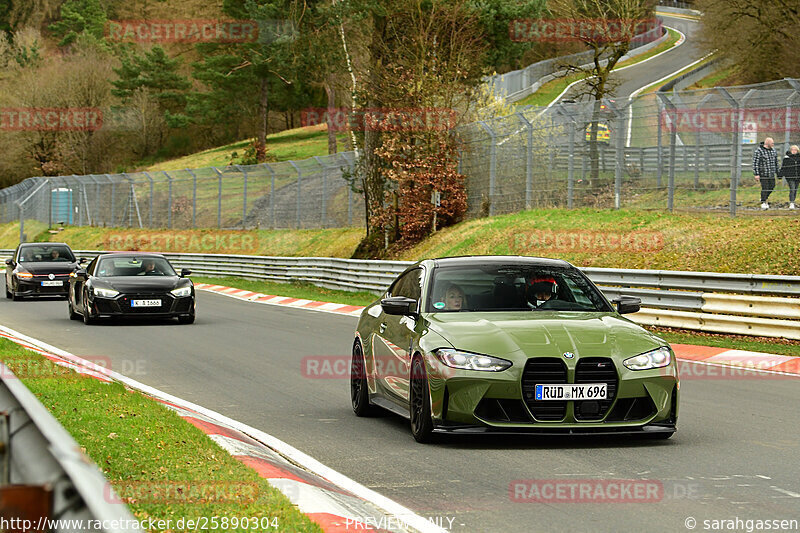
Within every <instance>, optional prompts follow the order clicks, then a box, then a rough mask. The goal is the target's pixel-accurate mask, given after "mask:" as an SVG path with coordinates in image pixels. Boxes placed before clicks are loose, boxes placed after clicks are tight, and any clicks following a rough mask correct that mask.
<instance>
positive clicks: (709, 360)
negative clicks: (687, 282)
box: [195, 283, 800, 375]
mask: <svg viewBox="0 0 800 533" xmlns="http://www.w3.org/2000/svg"><path fill="white" fill-rule="evenodd" d="M195 288H197V289H200V290H204V291H209V292H214V293H217V294H222V295H225V296H230V297H231V298H237V299H239V300H246V301H249V302H257V303H266V304H270V305H282V306H287V307H295V308H298V309H309V310H313V311H326V312H328V313H336V314H344V315H350V316H355V317H358V316H361V311H363V309H364V307H362V306H357V305H345V304H337V303H331V302H318V301H314V300H303V299H300V298H290V297H288V296H273V295H267V294H261V293H257V292H251V291H246V290H242V289H236V288H234V287H226V286H224V285H209V284H206V283H197V284H196V285H195ZM671 346H672V350H673V351H674V352H675V356H676V357H677V358H678V360H682V361H686V362H695V363H704V364H716V365H727V366H733V367H738V368H746V369H748V370H753V371H765V372H770V373H781V374H788V375H800V357H793V356H790V355H777V354H770V353H763V352H750V351H746V350H730V349H727V348H713V347H710V346H696V345H693V344H671Z"/></svg>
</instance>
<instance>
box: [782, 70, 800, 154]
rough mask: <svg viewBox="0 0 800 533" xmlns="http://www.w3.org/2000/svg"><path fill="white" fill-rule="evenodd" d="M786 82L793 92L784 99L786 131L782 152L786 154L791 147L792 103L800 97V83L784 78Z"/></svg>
mask: <svg viewBox="0 0 800 533" xmlns="http://www.w3.org/2000/svg"><path fill="white" fill-rule="evenodd" d="M786 81H787V82H788V83H789V85H791V86H792V89H794V91H793V92H792V94H790V95H789V97H788V98H786V131H785V134H784V138H783V145H784V152H788V151H789V147H790V146H791V145H792V140H791V132H792V103H793V102H794V100H795V99H796V98H797V97H798V96H800V81H797V80H794V79H791V78H786Z"/></svg>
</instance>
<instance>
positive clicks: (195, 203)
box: [150, 168, 197, 228]
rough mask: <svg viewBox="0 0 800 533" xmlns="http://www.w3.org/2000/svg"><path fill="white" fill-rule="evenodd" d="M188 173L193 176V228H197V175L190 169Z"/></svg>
mask: <svg viewBox="0 0 800 533" xmlns="http://www.w3.org/2000/svg"><path fill="white" fill-rule="evenodd" d="M186 171H187V172H188V173H189V175H190V176H192V228H196V227H197V175H196V174H195V173H194V172H193V171H192V169H190V168H187V169H186ZM151 185H152V183H151ZM150 212H151V213H152V212H153V211H152V209H151V210H150ZM151 225H152V223H151Z"/></svg>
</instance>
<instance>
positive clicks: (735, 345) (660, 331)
mask: <svg viewBox="0 0 800 533" xmlns="http://www.w3.org/2000/svg"><path fill="white" fill-rule="evenodd" d="M647 329H649V330H650V331H652V332H653V333H655V334H656V335H658V336H659V337H661V338H663V339H664V340H665V341H667V342H669V343H671V344H695V345H699V346H714V347H718V348H728V349H731V350H749V351H752V352H766V353H774V354H779V355H793V356H800V342H797V341H792V340H788V339H774V338H771V337H745V336H742V335H723V334H717V333H691V332H688V331H686V330H680V329H672V328H658V327H650V326H647Z"/></svg>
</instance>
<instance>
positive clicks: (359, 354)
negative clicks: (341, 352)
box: [350, 340, 375, 416]
mask: <svg viewBox="0 0 800 533" xmlns="http://www.w3.org/2000/svg"><path fill="white" fill-rule="evenodd" d="M350 403H351V404H352V406H353V412H354V413H355V414H356V416H371V415H373V414H375V406H374V405H372V404H370V403H369V389H368V388H367V375H366V368H365V364H364V350H363V348H362V347H361V341H358V340H357V341H356V342H354V343H353V357H352V359H351V360H350Z"/></svg>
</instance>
